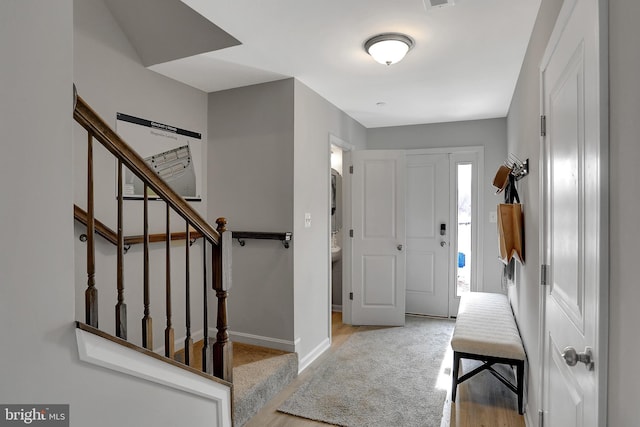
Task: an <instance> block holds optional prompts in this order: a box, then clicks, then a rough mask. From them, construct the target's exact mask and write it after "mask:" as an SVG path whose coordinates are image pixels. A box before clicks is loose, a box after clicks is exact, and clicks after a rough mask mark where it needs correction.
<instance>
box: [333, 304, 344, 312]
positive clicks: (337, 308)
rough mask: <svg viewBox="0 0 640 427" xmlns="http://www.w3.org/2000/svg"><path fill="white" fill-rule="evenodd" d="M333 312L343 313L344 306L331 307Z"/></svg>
mask: <svg viewBox="0 0 640 427" xmlns="http://www.w3.org/2000/svg"><path fill="white" fill-rule="evenodd" d="M331 311H337V312H339V313H342V306H341V305H336V304H334V305H332V306H331Z"/></svg>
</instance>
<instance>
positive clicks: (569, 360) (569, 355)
mask: <svg viewBox="0 0 640 427" xmlns="http://www.w3.org/2000/svg"><path fill="white" fill-rule="evenodd" d="M562 358H563V359H564V361H565V363H566V364H567V365H569V366H576V365H577V364H578V362H582V363H584V364H585V365H586V367H587V369H588V370H590V371H593V365H594V363H593V351H592V349H591V347H585V349H584V352H583V353H578V352H577V351H576V349H575V348H573V347H566V348H565V349H564V351H563V352H562Z"/></svg>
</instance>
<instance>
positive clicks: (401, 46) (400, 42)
mask: <svg viewBox="0 0 640 427" xmlns="http://www.w3.org/2000/svg"><path fill="white" fill-rule="evenodd" d="M413 45H414V43H413V40H412V39H411V38H410V37H409V36H405V35H404V34H400V33H384V34H378V35H377V36H373V37H371V38H370V39H369V40H367V41H366V42H365V43H364V50H365V51H366V52H367V53H368V54H369V55H371V57H372V58H373V59H375V60H376V61H377V62H379V63H381V64H385V65H391V64H395V63H396V62H400V61H401V60H402V58H404V56H405V55H406V54H407V52H409V50H411V48H412V47H413Z"/></svg>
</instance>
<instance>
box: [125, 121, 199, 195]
mask: <svg viewBox="0 0 640 427" xmlns="http://www.w3.org/2000/svg"><path fill="white" fill-rule="evenodd" d="M116 131H117V132H118V135H120V137H121V138H122V139H123V140H124V141H125V142H126V143H127V144H129V145H130V146H131V147H132V148H133V149H134V150H136V151H137V152H138V154H140V156H142V158H144V160H145V161H146V162H147V164H148V165H149V166H150V167H151V169H153V170H154V171H155V173H156V174H157V175H158V176H160V177H161V178H162V179H164V180H165V182H166V183H167V184H168V185H169V186H170V187H171V188H172V189H173V190H175V191H176V192H177V193H178V194H179V195H180V196H182V197H183V198H184V199H186V200H191V201H200V200H202V196H201V188H202V135H201V134H199V133H197V132H192V131H189V130H185V129H180V128H177V127H174V126H170V125H166V124H164V123H159V122H154V121H151V120H146V119H141V118H138V117H133V116H129V115H127V114H123V113H118V116H117V121H116ZM123 175H124V176H123V180H124V182H123V186H124V187H123V197H124V198H125V199H141V198H143V197H144V184H143V182H142V180H141V179H140V178H138V177H137V176H135V175H134V174H133V173H132V172H131V171H130V170H129V169H127V168H125V170H124V174H123ZM148 196H149V198H156V195H155V194H153V193H152V192H151V190H150V189H149V190H148Z"/></svg>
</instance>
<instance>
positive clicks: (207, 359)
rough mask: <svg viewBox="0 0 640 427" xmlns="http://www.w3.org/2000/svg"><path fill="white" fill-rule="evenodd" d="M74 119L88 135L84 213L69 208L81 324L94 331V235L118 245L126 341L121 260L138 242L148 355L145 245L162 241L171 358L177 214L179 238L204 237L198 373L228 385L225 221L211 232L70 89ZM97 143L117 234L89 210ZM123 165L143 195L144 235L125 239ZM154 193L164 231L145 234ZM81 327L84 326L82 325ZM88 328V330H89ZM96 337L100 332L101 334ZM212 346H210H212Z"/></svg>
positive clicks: (120, 316) (187, 350) (188, 359)
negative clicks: (76, 233)
mask: <svg viewBox="0 0 640 427" xmlns="http://www.w3.org/2000/svg"><path fill="white" fill-rule="evenodd" d="M73 117H74V119H75V120H76V122H78V123H79V124H80V125H81V126H82V127H83V128H84V129H85V130H86V131H87V135H88V136H87V154H88V156H87V210H86V212H84V211H83V210H82V209H81V208H78V207H77V206H76V207H74V216H75V218H76V219H77V220H79V221H80V222H82V223H83V224H86V227H87V231H86V243H87V288H86V290H85V322H86V324H87V325H88V326H89V327H90V328H95V329H96V330H97V329H98V289H97V287H96V277H95V242H94V236H95V234H96V233H98V234H99V235H101V236H102V237H104V238H106V239H107V240H108V241H110V242H112V243H114V244H116V245H117V260H116V265H117V267H116V268H117V279H116V282H117V283H116V289H117V298H116V301H117V302H116V305H115V318H116V325H115V330H116V336H117V337H118V338H120V339H123V340H126V339H127V305H126V302H125V298H124V273H123V271H124V258H123V254H124V253H125V252H126V245H130V244H134V243H142V245H143V300H144V301H143V304H144V317H143V318H142V347H143V348H144V349H146V350H148V351H151V350H152V349H153V319H152V318H151V315H150V298H149V244H150V242H151V241H152V240H153V241H156V242H157V241H166V269H167V270H166V285H165V293H166V327H165V330H164V336H165V346H164V347H165V357H167V358H170V359H173V357H174V355H175V349H174V335H175V332H174V330H173V326H172V305H171V274H170V273H171V255H170V241H171V240H173V239H175V238H179V237H176V236H177V235H181V233H171V231H170V230H171V228H170V225H171V224H170V213H171V211H173V212H176V213H177V214H178V215H179V216H180V217H182V218H183V219H184V221H185V232H184V236H185V238H186V239H187V240H192V239H196V238H200V237H201V238H203V239H204V241H205V244H204V245H203V251H202V252H203V263H202V265H203V297H202V299H203V301H202V302H203V309H204V311H203V323H204V328H203V331H204V338H203V348H202V371H203V372H206V373H209V374H211V375H214V376H215V377H217V378H220V379H222V380H225V381H228V382H231V381H232V362H233V360H232V358H233V355H232V351H233V350H232V344H231V342H230V341H229V334H228V331H227V328H228V326H227V297H228V289H229V287H230V285H231V280H230V268H231V264H230V263H231V254H230V251H231V233H224V232H225V231H226V227H225V226H226V220H225V219H224V218H218V220H217V221H216V223H217V229H213V228H212V227H211V225H209V223H207V222H206V221H205V220H204V219H203V218H202V217H201V216H200V215H199V214H198V213H197V212H196V211H195V210H194V209H193V208H192V207H191V206H190V205H189V204H188V203H187V202H186V201H185V200H184V199H183V198H182V197H181V196H179V195H178V194H177V193H176V192H175V191H174V190H173V189H172V188H171V187H169V185H168V184H167V183H166V182H165V181H164V180H163V179H162V178H160V177H159V176H158V175H157V174H156V173H155V172H154V171H153V170H152V169H151V168H150V167H149V166H148V165H147V163H146V162H145V161H144V159H143V158H142V157H141V156H140V155H139V154H138V153H137V152H136V151H134V150H133V149H132V148H131V147H130V146H129V145H128V144H127V143H126V142H125V141H123V140H122V139H121V138H120V137H119V136H118V135H117V134H116V133H115V132H114V131H113V130H112V129H111V128H110V127H109V126H108V125H107V124H106V122H105V121H104V120H103V119H102V118H101V117H100V116H99V115H98V114H97V113H96V112H95V111H94V110H93V109H92V108H91V107H90V106H89V105H88V104H87V103H86V102H85V101H84V100H83V99H82V98H81V97H80V96H78V95H77V93H76V91H75V87H74V110H73ZM94 140H96V141H98V142H99V143H100V144H102V146H103V147H105V148H106V149H107V150H108V151H109V152H110V153H111V154H112V155H113V156H114V157H115V158H116V159H117V163H118V166H117V204H118V207H117V231H116V232H115V233H114V232H113V231H112V230H110V229H109V228H108V227H107V226H105V225H104V224H102V223H101V222H100V221H98V220H96V217H95V212H94V190H93V180H94V174H93V142H94ZM123 166H125V167H127V168H128V169H129V170H130V171H131V172H132V173H133V174H135V175H136V176H137V177H138V178H140V180H142V182H143V183H144V193H143V212H144V213H143V215H144V219H143V224H144V225H143V235H142V236H129V237H126V236H124V234H123V179H122V173H123V172H122V170H123V169H122V168H123ZM150 190H151V191H153V192H154V193H155V195H157V196H158V197H159V198H160V199H162V200H163V201H164V202H165V204H166V233H165V234H155V235H151V234H149V219H148V217H149V211H148V202H149V199H148V193H149V191H150ZM207 244H209V245H210V246H211V249H212V251H211V257H212V258H211V265H212V269H213V271H212V274H211V275H210V276H211V277H210V282H211V283H209V282H208V281H207V280H208V279H207V271H206V266H207V258H206V257H207V251H206V247H207ZM189 246H190V244H189V242H187V244H186V245H185V248H186V249H185V260H186V271H185V292H186V295H185V298H186V300H185V304H186V307H185V317H186V318H185V326H186V338H185V343H184V362H185V364H186V365H188V366H191V365H192V362H193V359H194V354H193V351H194V350H193V338H192V336H191V313H190V312H191V302H190V293H191V284H190V269H189V257H190V254H189ZM208 286H211V287H212V289H213V290H214V291H215V293H216V298H217V321H216V328H217V334H216V337H215V339H212V338H211V339H210V338H209V336H208V317H209V307H208V303H207V301H208V298H207V291H208ZM83 328H84V326H83ZM90 328H88V329H90ZM101 335H104V333H103V332H102V331H101ZM211 342H213V344H211Z"/></svg>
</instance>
